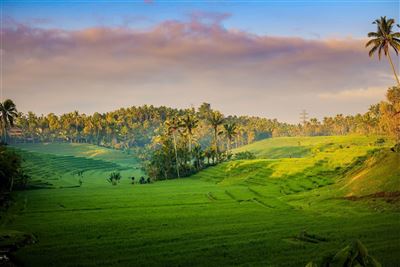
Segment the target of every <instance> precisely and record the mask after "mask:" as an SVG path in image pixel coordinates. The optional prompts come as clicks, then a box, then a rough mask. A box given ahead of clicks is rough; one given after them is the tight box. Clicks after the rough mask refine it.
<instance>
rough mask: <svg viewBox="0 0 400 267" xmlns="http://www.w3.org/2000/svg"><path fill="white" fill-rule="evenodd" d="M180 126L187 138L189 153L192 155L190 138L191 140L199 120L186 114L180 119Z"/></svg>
mask: <svg viewBox="0 0 400 267" xmlns="http://www.w3.org/2000/svg"><path fill="white" fill-rule="evenodd" d="M181 121H182V126H183V127H184V129H185V131H186V133H187V135H188V138H189V152H190V154H192V138H193V130H194V129H196V128H197V126H198V122H199V120H198V119H196V117H195V116H194V115H193V114H191V113H188V114H186V115H185V116H184V117H183V118H182V119H181Z"/></svg>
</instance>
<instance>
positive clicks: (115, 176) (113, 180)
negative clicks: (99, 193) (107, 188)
mask: <svg viewBox="0 0 400 267" xmlns="http://www.w3.org/2000/svg"><path fill="white" fill-rule="evenodd" d="M120 180H121V174H120V173H119V172H112V173H110V176H109V177H108V178H107V181H108V182H109V183H110V184H112V185H117V184H118V183H119V181H120Z"/></svg>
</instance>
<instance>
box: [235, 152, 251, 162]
mask: <svg viewBox="0 0 400 267" xmlns="http://www.w3.org/2000/svg"><path fill="white" fill-rule="evenodd" d="M255 158H256V155H254V154H253V153H251V152H250V151H244V152H239V153H236V154H235V159H238V160H240V159H255Z"/></svg>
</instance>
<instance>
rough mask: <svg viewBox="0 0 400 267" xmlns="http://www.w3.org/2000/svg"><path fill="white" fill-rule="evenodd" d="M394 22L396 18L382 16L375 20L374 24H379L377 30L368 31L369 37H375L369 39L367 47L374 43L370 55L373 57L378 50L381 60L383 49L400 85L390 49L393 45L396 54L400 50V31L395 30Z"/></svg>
mask: <svg viewBox="0 0 400 267" xmlns="http://www.w3.org/2000/svg"><path fill="white" fill-rule="evenodd" d="M394 23H395V21H394V19H386V17H381V18H380V19H377V20H375V21H374V22H373V24H376V25H377V31H376V32H370V33H368V37H370V38H373V39H371V40H369V41H368V42H367V43H366V44H365V47H368V46H371V45H372V48H371V50H370V51H369V56H370V57H372V56H373V55H374V53H375V52H376V51H377V50H378V57H379V60H380V59H381V53H382V50H383V53H384V54H385V56H387V57H388V59H389V63H390V65H391V66H392V70H393V73H394V77H395V78H396V81H397V84H398V85H400V81H399V77H398V76H397V73H396V69H395V67H394V65H393V62H392V57H391V56H390V51H389V48H390V47H391V48H392V49H393V50H394V51H395V52H396V55H398V54H399V50H400V32H393V26H394Z"/></svg>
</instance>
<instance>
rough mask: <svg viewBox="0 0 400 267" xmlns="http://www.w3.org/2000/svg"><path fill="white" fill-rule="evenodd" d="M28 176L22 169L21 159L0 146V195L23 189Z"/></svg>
mask: <svg viewBox="0 0 400 267" xmlns="http://www.w3.org/2000/svg"><path fill="white" fill-rule="evenodd" d="M28 179H29V176H28V175H27V174H25V172H24V171H23V169H22V160H21V157H20V156H19V155H18V154H17V153H15V152H14V151H13V150H12V149H9V148H7V147H6V146H5V145H0V193H2V192H11V191H12V190H13V189H15V188H17V189H22V188H25V186H26V184H27V182H28Z"/></svg>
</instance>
